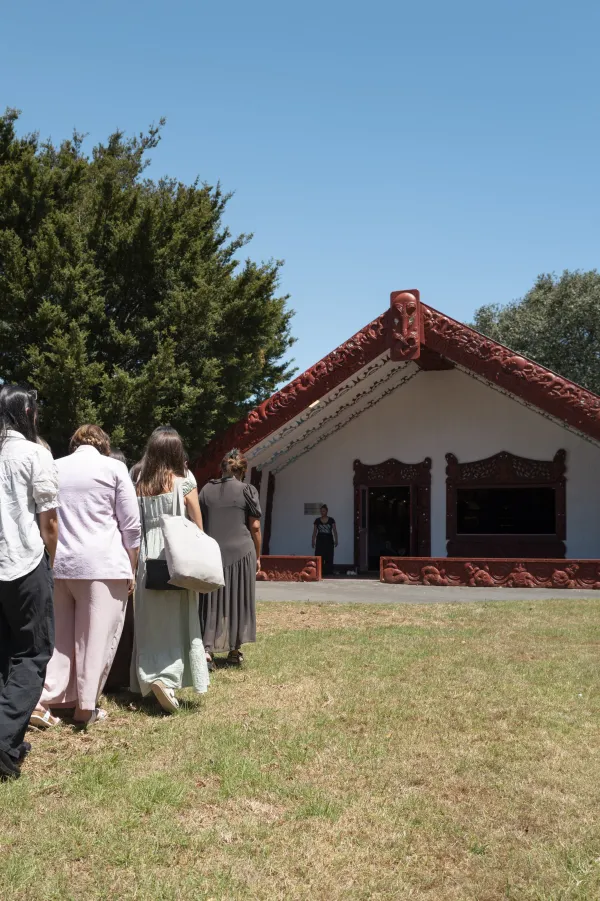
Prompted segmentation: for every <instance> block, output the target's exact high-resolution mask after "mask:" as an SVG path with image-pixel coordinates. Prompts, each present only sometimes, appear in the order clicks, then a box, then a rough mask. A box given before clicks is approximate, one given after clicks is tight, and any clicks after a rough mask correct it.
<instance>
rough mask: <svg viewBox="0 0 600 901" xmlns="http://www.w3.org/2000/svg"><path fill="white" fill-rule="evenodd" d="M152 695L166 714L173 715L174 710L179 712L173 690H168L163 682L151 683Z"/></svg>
mask: <svg viewBox="0 0 600 901" xmlns="http://www.w3.org/2000/svg"><path fill="white" fill-rule="evenodd" d="M152 694H153V695H154V697H155V698H156V700H157V701H158V703H159V704H160V706H161V707H162V709H163V710H166V711H167V713H175V711H176V710H179V701H178V700H177V698H176V697H175V689H174V688H168V687H167V686H166V685H165V683H164V682H153V683H152Z"/></svg>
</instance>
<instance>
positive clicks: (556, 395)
mask: <svg viewBox="0 0 600 901" xmlns="http://www.w3.org/2000/svg"><path fill="white" fill-rule="evenodd" d="M422 317H423V329H424V341H425V344H426V345H427V347H429V348H431V350H435V351H437V352H438V353H439V354H441V355H442V356H444V357H446V358H447V359H448V360H451V361H452V362H453V363H458V364H459V365H461V366H464V367H465V368H466V369H469V370H471V371H472V372H474V373H476V374H477V375H481V376H482V377H483V378H485V379H487V380H488V381H490V382H493V383H495V384H497V385H499V386H500V387H501V388H504V389H506V390H507V391H509V392H511V393H512V394H515V395H516V396H517V397H521V398H523V400H526V401H528V402H529V403H531V404H534V405H535V406H537V407H539V408H540V409H542V410H545V411H546V412H547V413H550V414H551V415H552V416H556V418H557V419H560V420H564V421H565V422H567V423H568V424H569V425H571V426H573V427H574V428H576V429H579V430H580V431H582V432H583V433H584V434H586V435H589V436H590V437H592V438H598V439H600V397H598V396H596V395H595V394H592V393H591V392H590V391H586V389H585V388H581V387H580V386H579V385H576V384H575V383H574V382H570V381H569V380H568V379H565V378H562V376H558V375H556V374H555V373H554V372H550V370H549V369H545V368H544V367H543V366H540V365H539V364H538V363H534V362H533V361H532V360H528V359H527V358H526V357H522V356H521V355H520V354H517V353H515V352H514V351H512V350H509V349H508V347H504V346H503V345H502V344H497V343H496V342H495V341H491V340H490V339H489V338H486V337H485V336H484V335H481V334H480V333H479V332H476V331H475V330H474V329H472V328H469V327H468V326H466V325H462V324H461V323H459V322H456V320H454V319H450V317H449V316H444V315H443V314H442V313H439V312H438V311H437V310H434V309H432V308H431V307H427V306H425V305H424V304H423V305H422Z"/></svg>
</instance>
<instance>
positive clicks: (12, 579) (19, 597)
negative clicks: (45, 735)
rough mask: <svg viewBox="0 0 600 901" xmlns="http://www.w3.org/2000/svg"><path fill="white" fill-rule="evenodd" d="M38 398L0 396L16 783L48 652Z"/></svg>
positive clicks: (54, 484) (51, 502) (0, 527)
mask: <svg viewBox="0 0 600 901" xmlns="http://www.w3.org/2000/svg"><path fill="white" fill-rule="evenodd" d="M37 439H38V435H37V396H36V392H35V391H28V390H27V389H25V388H19V387H17V386H15V385H5V386H4V387H3V388H2V390H1V391H0V779H17V778H18V777H19V775H20V763H21V760H22V759H23V757H24V756H25V753H26V751H27V750H28V746H27V745H26V743H25V742H24V737H25V731H26V729H27V726H28V724H29V718H30V716H31V714H32V712H33V710H34V708H35V706H36V704H37V702H38V699H39V697H40V694H41V691H42V687H43V685H44V678H45V675H46V667H47V665H48V662H49V660H50V658H51V657H52V651H53V650H54V609H53V604H52V593H53V589H54V580H53V576H52V566H53V564H54V555H55V553H56V543H57V540H58V516H57V507H58V506H59V503H58V475H57V471H56V466H55V464H54V460H53V459H52V454H50V453H49V451H47V450H46V448H45V447H42V445H41V444H39V443H38V440H37Z"/></svg>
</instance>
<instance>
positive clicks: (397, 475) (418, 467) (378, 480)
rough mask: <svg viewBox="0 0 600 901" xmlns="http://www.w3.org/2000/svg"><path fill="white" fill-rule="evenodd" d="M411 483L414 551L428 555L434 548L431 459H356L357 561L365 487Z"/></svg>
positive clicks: (356, 564)
mask: <svg viewBox="0 0 600 901" xmlns="http://www.w3.org/2000/svg"><path fill="white" fill-rule="evenodd" d="M400 485H409V486H410V488H411V523H412V534H411V543H412V544H413V545H414V547H411V551H416V552H417V553H418V554H421V555H422V556H423V557H426V556H427V555H428V554H429V553H430V551H431V460H430V458H429V457H427V458H426V459H425V460H423V462H422V463H401V462H400V460H393V459H390V460H385V461H384V462H383V463H377V464H374V465H371V464H368V463H361V461H360V460H355V461H354V565H355V566H358V565H359V559H360V515H361V510H360V491H361V488H370V487H380V488H383V487H386V486H400Z"/></svg>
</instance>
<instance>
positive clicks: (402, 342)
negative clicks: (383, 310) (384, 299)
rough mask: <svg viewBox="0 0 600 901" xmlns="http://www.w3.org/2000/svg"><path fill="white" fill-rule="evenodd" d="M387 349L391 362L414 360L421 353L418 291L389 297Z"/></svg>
mask: <svg viewBox="0 0 600 901" xmlns="http://www.w3.org/2000/svg"><path fill="white" fill-rule="evenodd" d="M387 340H388V347H389V349H390V357H391V359H392V361H394V362H396V363H397V362H399V361H401V360H416V359H418V357H419V356H420V353H421V299H420V295H419V292H418V291H416V290H415V291H393V292H392V294H391V295H390V310H389V321H388V337H387Z"/></svg>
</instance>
